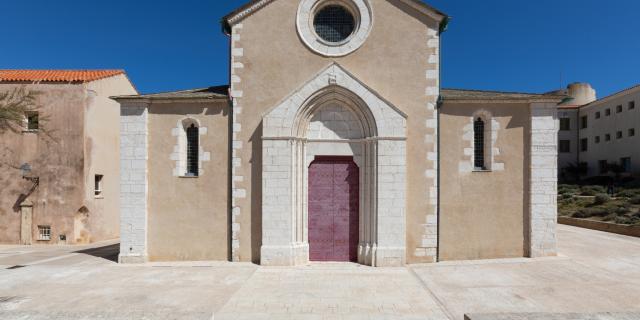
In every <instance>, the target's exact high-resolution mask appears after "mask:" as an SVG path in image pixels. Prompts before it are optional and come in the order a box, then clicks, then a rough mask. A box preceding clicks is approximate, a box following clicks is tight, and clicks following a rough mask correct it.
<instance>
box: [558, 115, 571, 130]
mask: <svg viewBox="0 0 640 320" xmlns="http://www.w3.org/2000/svg"><path fill="white" fill-rule="evenodd" d="M560 131H571V119H569V118H560Z"/></svg>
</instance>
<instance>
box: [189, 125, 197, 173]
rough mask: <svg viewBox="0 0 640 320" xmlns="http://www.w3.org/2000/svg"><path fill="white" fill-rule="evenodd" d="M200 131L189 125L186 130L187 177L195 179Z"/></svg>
mask: <svg viewBox="0 0 640 320" xmlns="http://www.w3.org/2000/svg"><path fill="white" fill-rule="evenodd" d="M199 146H200V131H199V130H198V127H196V126H195V125H194V124H191V126H189V128H187V176H190V177H197V176H198V173H199V170H198V169H199V165H198V162H199V159H198V157H199V152H200V150H199V149H200V148H199Z"/></svg>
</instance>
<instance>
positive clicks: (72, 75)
mask: <svg viewBox="0 0 640 320" xmlns="http://www.w3.org/2000/svg"><path fill="white" fill-rule="evenodd" d="M119 74H124V70H0V81H16V82H18V81H20V82H21V81H32V82H91V81H96V80H100V79H104V78H109V77H113V76H116V75H119Z"/></svg>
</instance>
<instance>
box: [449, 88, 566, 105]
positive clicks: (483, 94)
mask: <svg viewBox="0 0 640 320" xmlns="http://www.w3.org/2000/svg"><path fill="white" fill-rule="evenodd" d="M441 95H442V98H443V99H444V101H467V102H470V101H473V102H482V101H523V102H535V101H557V102H560V101H562V100H564V99H566V98H567V96H566V95H563V94H557V93H543V94H538V93H522V92H505V91H485V90H469V89H442V90H441Z"/></svg>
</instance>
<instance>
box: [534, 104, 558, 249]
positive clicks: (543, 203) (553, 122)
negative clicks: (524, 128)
mask: <svg viewBox="0 0 640 320" xmlns="http://www.w3.org/2000/svg"><path fill="white" fill-rule="evenodd" d="M558 129H559V123H558V117H557V105H556V104H553V103H533V104H532V105H531V161H530V165H531V173H530V175H531V176H530V179H531V181H530V183H531V184H530V199H529V201H530V222H529V223H530V225H529V232H530V240H529V241H530V243H529V256H531V257H545V256H554V255H556V254H557V249H556V241H557V240H556V225H557V195H558V190H557V189H558V177H557V172H558Z"/></svg>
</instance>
